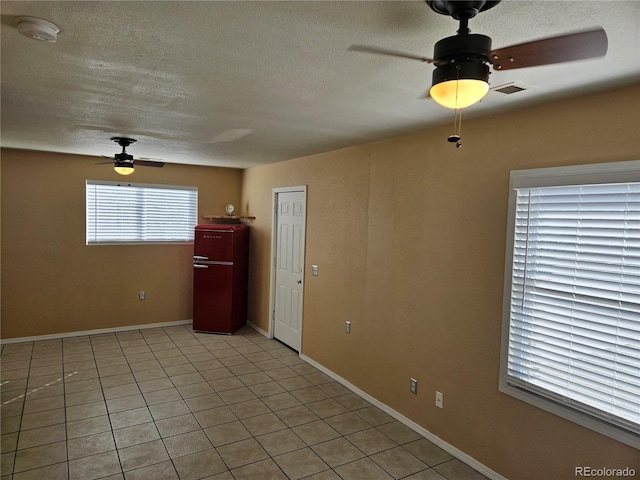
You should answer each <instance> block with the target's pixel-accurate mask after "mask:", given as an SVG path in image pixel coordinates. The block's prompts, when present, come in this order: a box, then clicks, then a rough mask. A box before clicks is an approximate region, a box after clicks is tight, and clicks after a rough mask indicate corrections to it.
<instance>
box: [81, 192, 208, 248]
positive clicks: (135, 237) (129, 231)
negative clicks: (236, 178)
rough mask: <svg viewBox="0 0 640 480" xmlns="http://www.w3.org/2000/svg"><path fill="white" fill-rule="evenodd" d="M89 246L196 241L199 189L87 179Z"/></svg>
mask: <svg viewBox="0 0 640 480" xmlns="http://www.w3.org/2000/svg"><path fill="white" fill-rule="evenodd" d="M86 194H87V197H86V208H87V211H86V214H87V215H86V217H87V222H86V224H87V232H86V233H87V245H90V244H100V243H153V242H189V241H193V231H194V227H195V225H196V223H197V220H198V189H197V188H196V187H183V186H170V185H143V184H135V185H130V184H119V183H115V182H100V181H94V180H87V184H86Z"/></svg>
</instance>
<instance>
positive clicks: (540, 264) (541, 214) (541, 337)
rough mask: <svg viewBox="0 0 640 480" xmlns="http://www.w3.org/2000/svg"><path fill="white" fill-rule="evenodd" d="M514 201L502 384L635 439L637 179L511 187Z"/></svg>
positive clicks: (638, 401)
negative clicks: (506, 332) (586, 417)
mask: <svg viewBox="0 0 640 480" xmlns="http://www.w3.org/2000/svg"><path fill="white" fill-rule="evenodd" d="M524 183H526V182H524ZM513 201H514V202H515V205H514V206H512V212H513V216H514V218H513V219H512V225H513V230H512V235H513V237H512V239H511V240H512V246H513V248H512V259H511V265H510V270H511V271H510V278H509V279H508V282H509V284H510V285H509V288H508V289H507V290H508V291H509V300H508V335H507V345H506V350H505V345H503V363H504V365H503V374H502V377H503V378H501V381H502V382H503V383H504V384H505V385H506V386H507V387H511V388H515V389H518V390H520V391H524V392H530V393H531V394H533V395H535V396H536V397H538V398H542V399H546V400H548V401H551V402H553V403H555V404H556V405H561V406H564V407H567V408H569V409H571V410H573V412H579V413H580V414H582V415H586V416H589V417H591V419H595V420H597V422H601V423H606V424H608V425H612V426H614V427H615V428H618V429H622V430H624V431H626V432H631V434H632V436H633V435H639V434H640V182H621V183H604V184H584V185H580V184H572V185H554V186H542V187H530V186H526V187H515V188H514V197H513ZM505 307H506V308H505V310H507V304H506V303H505ZM507 393H508V392H507ZM552 411H553V409H552ZM637 438H638V437H636V440H637ZM628 443H634V441H633V440H632V441H631V442H628Z"/></svg>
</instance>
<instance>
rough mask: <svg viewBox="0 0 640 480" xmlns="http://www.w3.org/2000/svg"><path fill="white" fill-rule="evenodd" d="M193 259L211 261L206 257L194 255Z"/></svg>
mask: <svg viewBox="0 0 640 480" xmlns="http://www.w3.org/2000/svg"><path fill="white" fill-rule="evenodd" d="M193 259H194V260H209V257H204V256H202V255H194V256H193Z"/></svg>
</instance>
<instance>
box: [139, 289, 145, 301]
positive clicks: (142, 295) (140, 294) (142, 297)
mask: <svg viewBox="0 0 640 480" xmlns="http://www.w3.org/2000/svg"><path fill="white" fill-rule="evenodd" d="M138 300H144V290H140V293H138Z"/></svg>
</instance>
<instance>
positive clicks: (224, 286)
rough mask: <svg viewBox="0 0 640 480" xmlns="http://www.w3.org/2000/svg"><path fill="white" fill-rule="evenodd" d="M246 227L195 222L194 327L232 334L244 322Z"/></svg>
mask: <svg viewBox="0 0 640 480" xmlns="http://www.w3.org/2000/svg"><path fill="white" fill-rule="evenodd" d="M248 267H249V227H247V226H245V225H197V226H196V230H195V240H194V246H193V329H194V330H195V331H198V332H209V333H226V334H232V333H233V332H235V331H236V330H238V329H239V328H240V327H242V326H243V325H245V324H246V323H247V280H248Z"/></svg>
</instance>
